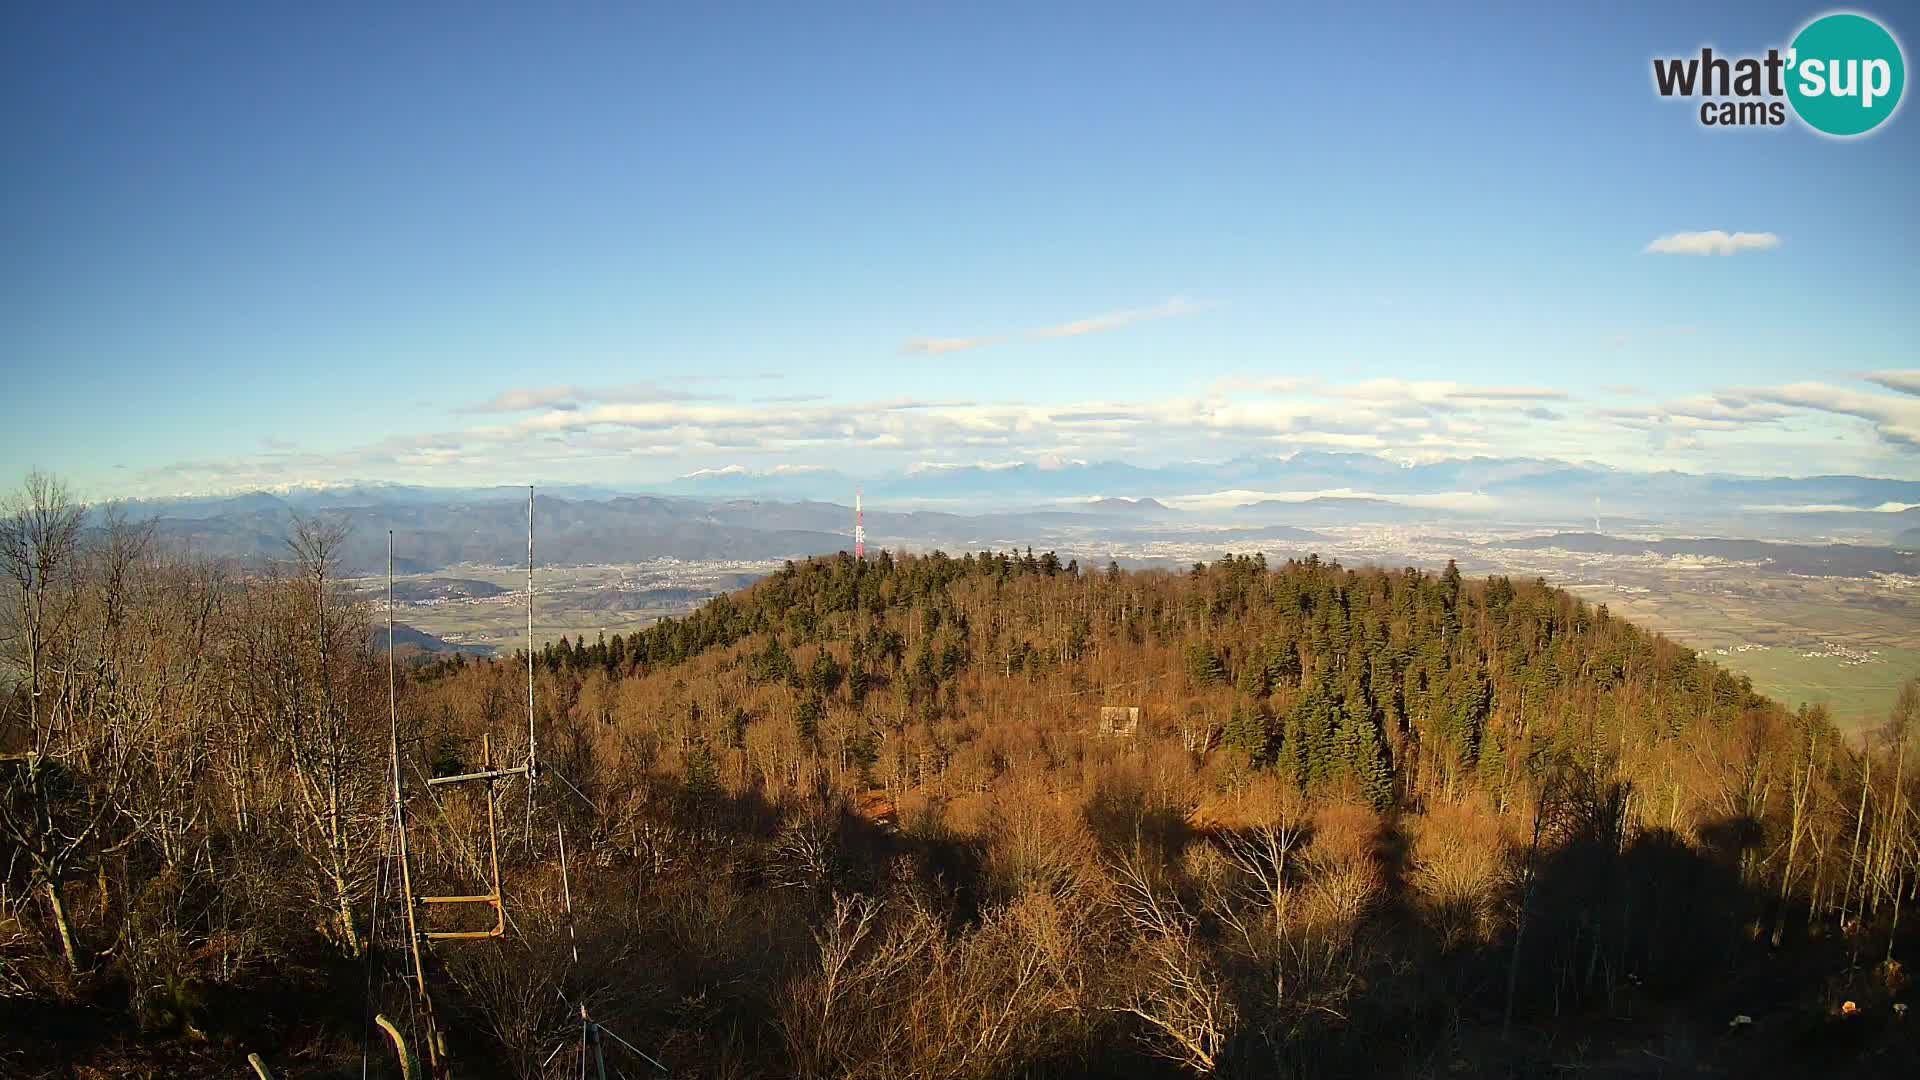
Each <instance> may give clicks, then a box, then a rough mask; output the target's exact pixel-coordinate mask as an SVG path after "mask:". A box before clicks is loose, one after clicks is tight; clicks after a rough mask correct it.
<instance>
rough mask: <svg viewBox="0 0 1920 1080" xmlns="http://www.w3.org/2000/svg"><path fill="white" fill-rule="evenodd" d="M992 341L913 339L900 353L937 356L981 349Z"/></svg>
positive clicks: (977, 339) (953, 338)
mask: <svg viewBox="0 0 1920 1080" xmlns="http://www.w3.org/2000/svg"><path fill="white" fill-rule="evenodd" d="M994 340H995V339H993V338H988V337H972V338H967V337H939V338H914V339H913V340H912V341H909V342H907V343H906V344H905V345H903V346H901V351H902V352H910V353H924V354H926V355H928V356H939V355H941V354H942V353H955V352H965V351H966V350H968V349H978V348H982V347H984V346H987V345H992V344H993V343H994Z"/></svg>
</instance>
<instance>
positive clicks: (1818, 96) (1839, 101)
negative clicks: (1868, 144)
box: [1787, 13, 1907, 138]
mask: <svg viewBox="0 0 1920 1080" xmlns="http://www.w3.org/2000/svg"><path fill="white" fill-rule="evenodd" d="M1787 57H1788V59H1787V64H1788V78H1787V98H1788V99H1789V100H1790V101H1792V102H1793V111H1794V112H1796V113H1798V114H1799V115H1800V119H1802V120H1804V121H1806V122H1807V126H1809V127H1811V128H1813V129H1814V130H1815V131H1820V132H1824V133H1826V134H1828V135H1837V136H1840V137H1841V138H1846V137H1849V136H1853V135H1864V134H1866V133H1867V132H1869V131H1872V130H1873V129H1874V128H1876V127H1879V126H1880V125H1881V124H1882V123H1884V122H1885V121H1886V119H1887V118H1888V117H1889V116H1892V115H1893V111H1894V110H1895V109H1897V108H1899V107H1900V91H1901V90H1903V89H1905V88H1906V85H1907V65H1906V61H1905V58H1904V57H1902V56H1901V53H1900V43H1899V42H1897V41H1895V40H1893V35H1892V34H1889V33H1887V31H1886V28H1885V27H1883V26H1881V25H1880V24H1879V23H1877V22H1874V21H1873V20H1872V19H1869V18H1867V17H1866V16H1865V15H1854V14H1851V13H1841V14H1835V15H1823V16H1821V17H1820V18H1818V19H1815V20H1813V21H1812V22H1810V23H1808V24H1807V26H1806V29H1804V30H1802V31H1800V33H1799V35H1798V36H1797V37H1795V38H1794V39H1793V46H1792V49H1791V51H1789V52H1788V54H1787Z"/></svg>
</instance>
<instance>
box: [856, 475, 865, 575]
mask: <svg viewBox="0 0 1920 1080" xmlns="http://www.w3.org/2000/svg"><path fill="white" fill-rule="evenodd" d="M853 557H854V558H856V559H864V558H866V557H867V519H866V516H865V515H864V514H862V513H861V511H860V489H859V488H854V489H853Z"/></svg>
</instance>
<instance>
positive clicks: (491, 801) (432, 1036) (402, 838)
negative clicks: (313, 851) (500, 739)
mask: <svg viewBox="0 0 1920 1080" xmlns="http://www.w3.org/2000/svg"><path fill="white" fill-rule="evenodd" d="M393 645H394V640H393V532H392V531H391V530H389V531H388V532H387V711H388V719H389V724H390V729H391V731H390V742H389V752H390V753H391V754H392V756H393V820H394V828H395V831H396V832H397V834H398V840H399V855H400V882H401V889H402V891H403V892H404V893H405V894H406V901H407V941H408V947H409V949H410V951H411V954H412V959H413V979H414V987H415V990H416V991H417V992H418V994H419V998H420V1002H421V1007H422V1011H423V1012H424V1014H425V1016H426V1022H427V1040H426V1041H427V1060H428V1067H429V1069H430V1070H431V1072H432V1074H433V1075H434V1076H436V1077H439V1076H444V1075H446V1047H445V1044H444V1042H443V1040H442V1038H441V1034H440V1031H439V1028H438V1026H437V1025H436V1023H435V1021H434V1015H433V995H432V994H431V992H430V991H429V990H428V987H427V969H426V961H425V959H424V958H423V957H422V956H421V952H420V946H421V943H422V942H427V943H432V942H435V941H475V940H485V939H488V938H498V937H504V936H506V932H507V909H506V903H505V900H504V898H503V897H502V895H501V889H500V823H499V807H500V782H501V781H502V780H505V779H507V778H508V777H512V776H525V777H526V778H527V816H528V823H529V827H531V823H532V815H533V784H534V781H535V780H536V779H537V778H538V776H539V773H540V766H539V761H540V757H539V749H538V743H537V742H536V740H535V735H534V715H535V714H534V699H533V673H534V660H533V488H532V487H531V486H529V487H528V488H527V759H526V761H525V763H523V764H520V765H513V766H500V765H496V764H495V763H494V759H493V735H492V733H491V732H483V733H481V736H480V769H479V770H478V771H477V772H467V773H459V774H457V775H454V776H436V777H432V778H429V779H428V780H427V786H428V787H429V788H435V787H443V786H447V785H450V784H465V783H481V784H485V785H486V799H487V852H488V856H489V861H490V867H489V871H490V872H489V876H488V882H487V885H488V889H487V891H486V892H485V893H479V894H469V895H462V896H420V895H416V894H415V893H414V891H413V867H412V859H411V855H410V852H409V850H408V847H407V818H406V795H405V791H404V789H403V787H402V785H401V779H400V706H399V695H398V690H397V686H396V678H395V674H394V655H393ZM423 904H425V905H429V906H434V907H461V906H470V905H485V906H486V907H489V908H491V909H492V911H493V925H492V926H491V927H489V928H487V929H484V930H429V931H422V930H421V929H420V924H419V918H420V915H419V907H420V905H423Z"/></svg>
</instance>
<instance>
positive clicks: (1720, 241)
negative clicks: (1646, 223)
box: [1642, 229, 1780, 255]
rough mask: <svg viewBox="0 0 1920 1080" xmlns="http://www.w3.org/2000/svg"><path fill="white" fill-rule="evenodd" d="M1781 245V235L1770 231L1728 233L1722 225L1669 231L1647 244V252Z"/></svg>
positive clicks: (1719, 251)
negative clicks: (1699, 230) (1700, 230)
mask: <svg viewBox="0 0 1920 1080" xmlns="http://www.w3.org/2000/svg"><path fill="white" fill-rule="evenodd" d="M1779 246H1780V238H1779V237H1778V236H1775V235H1774V234H1773V233H1770V232H1737V233H1730V232H1726V231H1725V230H1722V229H1710V230H1708V231H1706V232H1680V233H1668V234H1667V235H1666V236H1662V237H1660V238H1659V239H1657V240H1655V241H1654V242H1653V243H1651V244H1648V245H1647V246H1646V249H1645V250H1644V251H1643V252H1642V254H1646V255H1738V254H1739V253H1741V252H1743V251H1766V250H1769V249H1771V248H1776V247H1779Z"/></svg>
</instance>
